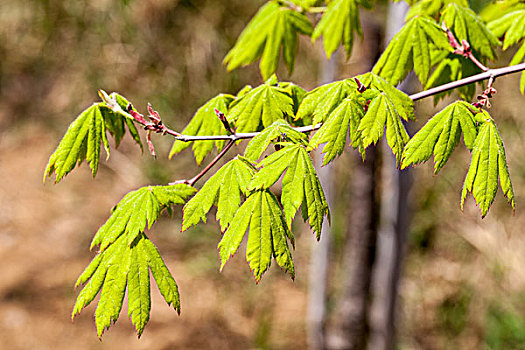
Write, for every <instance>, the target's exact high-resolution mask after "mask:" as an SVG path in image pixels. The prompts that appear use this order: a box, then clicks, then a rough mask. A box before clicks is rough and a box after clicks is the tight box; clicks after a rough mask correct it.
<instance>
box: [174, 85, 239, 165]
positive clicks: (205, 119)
mask: <svg viewBox="0 0 525 350" xmlns="http://www.w3.org/2000/svg"><path fill="white" fill-rule="evenodd" d="M234 98H235V97H234V96H232V95H227V94H220V95H217V96H215V97H214V98H212V99H211V100H209V101H208V102H206V103H205V104H204V105H203V106H202V107H200V108H199V109H198V110H197V112H196V113H195V115H194V116H193V118H192V120H191V121H190V123H189V124H188V126H186V128H184V130H182V134H184V135H194V136H197V135H198V136H202V135H226V134H227V131H226V129H225V128H224V125H223V124H222V122H221V121H220V119H219V118H218V117H217V115H216V113H215V109H217V110H219V111H221V112H222V113H224V114H227V113H228V105H229V104H230V103H231V102H232V101H233V100H234ZM191 144H192V142H184V141H180V140H176V141H175V142H174V143H173V147H172V148H171V151H170V155H169V156H170V158H171V157H173V156H174V155H175V154H177V153H179V152H181V151H182V150H184V149H186V148H188V147H189V146H190V145H191ZM213 145H215V148H216V149H217V152H220V151H221V150H222V147H223V146H224V140H216V141H199V142H194V143H193V153H194V154H195V160H196V161H197V164H199V165H200V164H201V162H202V161H203V159H204V158H205V157H206V156H207V155H208V154H209V153H210V152H211V150H212V149H213Z"/></svg>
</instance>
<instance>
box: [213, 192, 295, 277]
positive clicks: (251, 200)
mask: <svg viewBox="0 0 525 350" xmlns="http://www.w3.org/2000/svg"><path fill="white" fill-rule="evenodd" d="M248 228H249V234H248V243H247V247H246V260H247V261H248V263H249V265H250V269H251V270H252V272H253V275H254V277H255V280H256V282H259V281H260V279H261V277H262V275H263V274H264V273H265V272H266V271H267V270H268V268H269V267H270V265H271V260H272V257H273V258H274V259H275V261H276V262H277V264H278V265H279V266H280V267H281V268H282V269H284V270H285V271H287V272H288V273H289V274H290V276H291V277H292V278H294V275H295V271H294V265H293V260H292V254H291V252H290V248H289V246H288V239H290V238H293V236H292V233H291V232H290V230H289V228H288V226H287V225H286V223H285V220H284V217H283V215H282V211H281V208H280V207H279V203H278V202H277V199H276V198H275V196H274V195H273V194H272V193H271V192H270V191H269V190H258V191H255V192H252V194H251V195H250V196H249V197H248V198H247V199H246V201H245V202H244V203H243V205H242V206H241V207H240V208H239V210H238V212H237V214H235V217H234V219H233V221H232V223H231V225H230V227H229V228H228V229H227V230H226V232H224V235H223V237H222V240H221V241H220V243H219V245H218V249H219V255H220V257H221V270H222V269H223V268H224V266H225V265H226V263H227V262H228V260H229V259H230V257H231V256H233V255H234V254H235V252H236V251H237V250H238V249H239V246H240V244H241V242H242V240H243V237H244V235H245V233H246V230H247V229H248Z"/></svg>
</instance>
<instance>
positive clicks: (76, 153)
mask: <svg viewBox="0 0 525 350" xmlns="http://www.w3.org/2000/svg"><path fill="white" fill-rule="evenodd" d="M111 98H113V99H115V100H116V101H117V103H118V104H119V105H120V107H121V108H122V109H125V108H126V107H127V104H128V103H129V102H128V101H127V100H126V99H125V98H124V97H122V96H120V95H119V94H117V93H112V94H111ZM124 124H126V125H127V126H128V130H129V132H130V134H131V136H132V137H133V139H134V140H135V142H137V143H138V144H139V145H140V147H141V148H142V143H141V141H140V137H139V135H138V132H137V129H136V128H135V126H134V124H133V122H131V121H130V120H128V118H126V117H125V116H123V115H121V114H118V113H114V112H113V111H112V110H111V109H109V108H108V107H107V105H106V104H105V103H104V102H99V103H95V104H93V105H91V106H90V107H89V108H87V109H86V110H84V111H83V112H82V113H81V114H80V115H79V116H78V117H77V118H76V119H75V121H73V122H72V123H71V125H70V126H69V128H68V129H67V131H66V133H65V134H64V136H63V138H62V140H61V141H60V143H59V144H58V147H57V148H56V150H55V151H54V152H53V154H52V155H51V156H50V157H49V161H48V163H47V166H46V169H45V171H44V182H45V180H46V178H47V177H50V176H51V175H52V174H53V173H55V183H58V182H59V181H60V180H61V179H62V178H63V177H64V176H66V175H67V174H69V173H70V172H71V171H72V170H73V169H74V168H75V167H76V166H77V165H80V164H81V163H82V162H83V161H84V160H85V161H86V162H87V163H88V165H89V167H90V168H91V172H92V174H93V177H95V176H96V174H97V171H98V165H99V162H100V148H101V147H100V144H101V143H102V144H103V145H104V149H105V151H106V154H107V158H109V153H110V149H109V142H108V138H107V134H106V130H107V131H109V133H110V134H111V135H112V136H113V137H114V138H115V144H116V146H117V147H118V145H119V143H120V140H121V139H122V137H123V136H124V133H125V127H124Z"/></svg>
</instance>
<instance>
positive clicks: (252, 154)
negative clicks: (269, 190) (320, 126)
mask: <svg viewBox="0 0 525 350" xmlns="http://www.w3.org/2000/svg"><path fill="white" fill-rule="evenodd" d="M277 139H283V141H291V142H294V143H301V144H306V143H307V142H308V138H307V137H306V135H305V134H303V133H301V132H299V131H297V130H295V129H293V128H292V127H291V126H290V124H288V123H287V122H286V121H284V120H282V119H281V120H277V121H276V122H274V123H273V124H272V125H270V126H269V127H267V128H265V129H264V130H263V131H261V132H260V133H259V134H257V136H255V137H254V138H253V139H252V140H251V141H250V142H249V143H248V146H246V150H245V151H244V156H245V157H246V158H247V159H249V160H251V161H256V160H257V159H259V158H260V157H261V155H262V154H263V152H264V151H265V150H266V148H268V146H269V145H270V143H272V142H273V141H275V140H277Z"/></svg>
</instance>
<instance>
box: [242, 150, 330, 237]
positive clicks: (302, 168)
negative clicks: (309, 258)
mask: <svg viewBox="0 0 525 350" xmlns="http://www.w3.org/2000/svg"><path fill="white" fill-rule="evenodd" d="M283 145H285V147H284V148H282V149H281V150H279V151H277V152H275V153H272V154H271V155H270V156H268V157H266V158H265V159H264V160H263V161H262V162H261V164H260V166H261V167H262V168H261V170H259V172H258V173H256V174H255V175H254V177H253V180H252V182H251V183H250V186H249V189H267V188H270V186H272V185H273V184H274V183H275V182H277V180H279V178H280V177H281V175H282V174H283V173H284V172H285V171H286V173H285V175H284V177H283V192H282V195H281V203H282V205H283V211H284V217H285V219H286V223H287V225H288V227H289V228H290V227H291V224H292V219H293V218H294V216H295V213H296V212H297V210H298V209H299V207H300V206H301V204H303V203H306V206H307V207H306V209H307V212H308V222H309V224H310V227H311V228H312V229H313V230H314V232H315V233H316V236H317V239H319V238H320V235H321V228H322V225H323V219H324V216H325V215H326V216H328V217H330V211H329V209H328V203H327V202H326V198H325V196H324V193H323V189H322V187H321V183H320V182H319V179H318V178H317V173H316V171H315V168H314V166H313V164H312V161H311V159H310V156H309V155H308V152H307V151H306V148H305V147H304V146H302V145H299V144H291V143H285V144H283Z"/></svg>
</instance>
